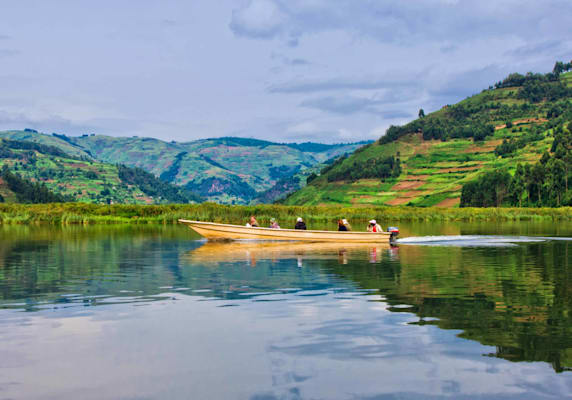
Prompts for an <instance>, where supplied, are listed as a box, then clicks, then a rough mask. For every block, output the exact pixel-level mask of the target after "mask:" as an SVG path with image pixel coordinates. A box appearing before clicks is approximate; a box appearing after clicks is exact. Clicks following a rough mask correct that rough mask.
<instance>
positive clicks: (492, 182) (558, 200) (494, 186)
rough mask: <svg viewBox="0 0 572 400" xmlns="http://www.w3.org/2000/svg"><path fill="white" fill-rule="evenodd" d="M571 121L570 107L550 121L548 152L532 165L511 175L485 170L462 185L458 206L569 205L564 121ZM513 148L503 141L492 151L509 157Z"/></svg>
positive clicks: (569, 158)
mask: <svg viewBox="0 0 572 400" xmlns="http://www.w3.org/2000/svg"><path fill="white" fill-rule="evenodd" d="M571 120H572V107H570V109H568V110H566V111H565V112H564V113H563V114H562V115H561V116H559V117H558V118H557V119H556V120H555V121H553V125H555V126H554V128H552V133H553V136H554V140H553V142H552V147H551V149H550V153H549V152H545V153H544V154H543V156H542V158H541V159H540V160H539V161H538V162H536V163H535V164H534V165H532V164H518V165H517V167H516V170H515V171H514V175H513V176H511V175H510V174H509V172H508V171H507V170H506V169H498V170H495V171H487V172H485V173H484V174H482V175H480V176H479V178H478V179H477V180H475V181H472V182H468V183H466V184H464V185H463V190H462V194H461V207H468V206H470V207H490V206H497V207H498V206H501V205H503V204H505V205H510V206H518V207H522V206H525V207H529V206H536V207H559V206H561V205H564V206H569V205H572V187H569V185H568V182H569V181H570V174H571V173H572V170H571V168H570V166H571V165H572V122H568V121H571ZM565 123H566V125H564V124H565ZM523 138H525V137H523ZM519 141H520V140H519ZM517 143H518V142H517ZM513 145H514V147H517V145H516V143H514V142H512V141H511V142H503V144H502V145H501V146H500V147H501V149H500V150H499V149H498V148H497V149H496V150H495V152H497V154H498V153H501V155H503V156H506V155H507V154H508V155H509V156H510V154H511V153H512V152H514V151H515V149H512V147H511V146H513Z"/></svg>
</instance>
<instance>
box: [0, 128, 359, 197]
mask: <svg viewBox="0 0 572 400" xmlns="http://www.w3.org/2000/svg"><path fill="white" fill-rule="evenodd" d="M1 137H5V138H10V139H14V140H27V141H34V142H38V143H42V144H46V145H51V146H56V147H59V148H61V149H62V150H63V151H65V152H66V153H68V154H70V155H74V156H76V157H80V158H82V159H84V160H91V161H96V160H97V161H99V162H105V163H110V164H123V165H126V166H129V167H137V168H141V169H143V170H145V171H147V172H150V173H152V174H153V175H155V176H156V177H159V178H160V179H161V180H162V181H165V182H168V183H172V184H175V185H178V186H182V187H184V188H185V189H187V190H190V191H192V192H195V193H198V194H199V195H201V196H202V197H203V198H205V199H207V200H210V201H215V202H219V203H237V204H245V203H250V202H261V201H264V202H272V201H274V200H275V199H276V198H279V197H283V196H285V195H287V194H288V193H289V192H290V191H293V190H296V189H299V188H300V187H302V186H304V185H305V182H306V179H305V177H306V176H307V175H309V174H310V173H312V172H316V171H317V170H319V168H320V167H321V166H324V165H325V164H323V163H324V162H326V161H327V160H329V159H332V158H335V157H337V156H339V155H342V154H349V153H351V152H353V151H354V150H355V149H356V148H358V147H360V146H362V145H364V144H367V143H368V142H359V143H351V144H321V143H312V142H308V143H300V144H296V143H274V142H269V141H265V140H258V139H248V138H236V137H222V138H216V139H204V140H197V141H193V142H183V143H180V142H165V141H162V140H159V139H153V138H139V137H129V138H127V137H111V136H103V135H84V136H80V137H71V136H64V135H58V134H52V135H45V134H41V133H37V132H34V131H31V130H27V131H8V132H0V138H1ZM294 177H298V179H294ZM291 178H292V179H293V180H292V182H295V183H293V184H291V185H289V186H288V187H287V188H286V187H283V190H274V191H271V192H268V191H269V190H270V189H272V188H273V187H274V186H275V185H276V184H277V183H278V182H280V181H282V180H288V179H291Z"/></svg>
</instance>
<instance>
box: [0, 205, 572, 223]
mask: <svg viewBox="0 0 572 400" xmlns="http://www.w3.org/2000/svg"><path fill="white" fill-rule="evenodd" d="M251 215H256V217H257V219H258V220H259V222H261V223H266V222H267V221H268V220H270V218H272V217H274V218H277V219H279V220H282V221H284V220H290V219H295V218H296V217H302V218H304V219H305V220H306V221H307V222H331V221H336V220H337V219H339V218H347V219H350V220H353V221H364V220H368V219H371V218H375V219H378V220H380V221H412V222H415V221H419V222H423V221H425V222H430V221H436V222H437V221H491V222H492V221H497V222H502V221H572V207H560V208H508V207H506V208H435V207H427V208H425V207H405V206H404V207H399V206H397V207H395V206H384V207H367V208H365V207H364V208H362V207H359V208H358V207H335V206H284V205H273V204H261V205H252V206H237V205H220V204H215V203H202V204H170V205H127V204H114V205H99V204H88V203H52V204H16V203H0V224H2V225H29V224H52V225H91V224H175V223H177V220H178V219H180V218H181V219H196V220H200V221H212V222H220V223H234V224H243V223H244V221H246V220H247V218H249V217H250V216H251Z"/></svg>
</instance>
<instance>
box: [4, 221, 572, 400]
mask: <svg viewBox="0 0 572 400" xmlns="http://www.w3.org/2000/svg"><path fill="white" fill-rule="evenodd" d="M385 225H387V223H386V224H385ZM400 227H401V228H402V236H416V238H413V239H403V240H401V241H400V243H399V245H398V246H397V247H393V248H390V247H389V246H371V245H364V246H356V245H351V246H343V245H332V244H317V245H316V244H278V243H266V244H263V243H252V242H242V243H222V244H221V243H207V242H205V241H202V240H197V239H198V237H197V236H195V235H193V234H192V233H191V232H190V231H189V230H188V229H187V228H185V227H179V226H176V227H132V226H127V227H125V226H124V227H112V228H109V227H97V226H95V227H89V228H81V227H72V228H54V227H51V228H49V227H1V226H0V399H60V400H61V399H98V400H100V399H253V400H254V399H256V400H262V399H371V400H373V399H424V398H430V399H438V398H447V399H482V398H495V399H537V398H538V399H543V398H558V399H559V398H567V397H571V396H572V241H571V240H570V239H569V238H571V237H572V224H552V223H517V224H501V225H498V224H487V223H482V224H447V225H435V224H403V223H401V224H400ZM491 234H492V235H495V236H493V237H491V236H482V235H491ZM430 235H431V236H433V237H429V236H430ZM434 236H439V237H434Z"/></svg>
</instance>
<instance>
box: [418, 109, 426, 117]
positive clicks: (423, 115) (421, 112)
mask: <svg viewBox="0 0 572 400" xmlns="http://www.w3.org/2000/svg"><path fill="white" fill-rule="evenodd" d="M419 118H425V111H423V109H422V108H420V109H419Z"/></svg>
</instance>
